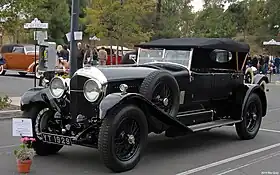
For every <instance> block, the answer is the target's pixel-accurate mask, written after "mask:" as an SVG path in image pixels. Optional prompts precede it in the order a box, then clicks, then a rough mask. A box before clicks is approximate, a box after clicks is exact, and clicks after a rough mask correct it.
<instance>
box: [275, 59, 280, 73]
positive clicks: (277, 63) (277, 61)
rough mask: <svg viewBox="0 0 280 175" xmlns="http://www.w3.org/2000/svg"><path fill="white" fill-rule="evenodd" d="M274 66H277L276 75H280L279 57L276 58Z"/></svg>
mask: <svg viewBox="0 0 280 175" xmlns="http://www.w3.org/2000/svg"><path fill="white" fill-rule="evenodd" d="M274 66H275V73H276V74H279V72H280V71H279V66H280V58H279V56H276V58H275V59H274Z"/></svg>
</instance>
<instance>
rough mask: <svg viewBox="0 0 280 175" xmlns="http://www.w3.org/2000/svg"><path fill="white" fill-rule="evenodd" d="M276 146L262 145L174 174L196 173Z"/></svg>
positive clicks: (279, 145)
mask: <svg viewBox="0 0 280 175" xmlns="http://www.w3.org/2000/svg"><path fill="white" fill-rule="evenodd" d="M277 147H280V143H277V144H274V145H270V146H267V147H263V148H260V149H257V150H254V151H250V152H247V153H244V154H240V155H237V156H234V157H230V158H227V159H224V160H220V161H218V162H214V163H210V164H207V165H203V166H201V167H197V168H194V169H190V170H187V171H184V172H181V173H178V174H176V175H188V174H192V173H197V172H200V171H203V170H206V169H209V168H213V167H216V166H219V165H222V164H226V163H229V162H232V161H235V160H238V159H241V158H244V157H248V156H251V155H254V154H258V153H260V152H264V151H267V150H271V149H273V148H277Z"/></svg>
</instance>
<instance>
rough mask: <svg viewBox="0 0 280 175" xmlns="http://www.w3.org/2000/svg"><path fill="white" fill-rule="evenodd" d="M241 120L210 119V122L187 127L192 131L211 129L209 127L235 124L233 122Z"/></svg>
mask: <svg viewBox="0 0 280 175" xmlns="http://www.w3.org/2000/svg"><path fill="white" fill-rule="evenodd" d="M241 121H242V120H232V119H221V120H216V121H212V122H207V123H201V124H196V125H191V126H188V127H189V128H190V129H191V130H192V131H193V132H197V131H202V130H207V129H211V128H217V127H221V126H224V125H230V124H235V123H239V122H241Z"/></svg>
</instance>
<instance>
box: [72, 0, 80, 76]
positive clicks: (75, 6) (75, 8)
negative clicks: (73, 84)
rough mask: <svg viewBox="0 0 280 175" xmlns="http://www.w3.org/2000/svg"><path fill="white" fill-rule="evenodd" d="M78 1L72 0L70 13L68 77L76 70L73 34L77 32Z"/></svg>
mask: <svg viewBox="0 0 280 175" xmlns="http://www.w3.org/2000/svg"><path fill="white" fill-rule="evenodd" d="M79 6H80V0H72V12H71V30H70V31H71V35H70V36H71V37H70V38H71V39H70V77H72V76H73V75H74V73H75V72H76V71H77V69H78V61H77V56H78V50H77V41H76V40H75V32H77V31H78V30H79V9H80V7H79Z"/></svg>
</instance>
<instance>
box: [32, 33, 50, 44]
mask: <svg viewBox="0 0 280 175" xmlns="http://www.w3.org/2000/svg"><path fill="white" fill-rule="evenodd" d="M47 39H48V32H47V31H34V40H37V41H38V43H42V42H44V41H45V40H47Z"/></svg>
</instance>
